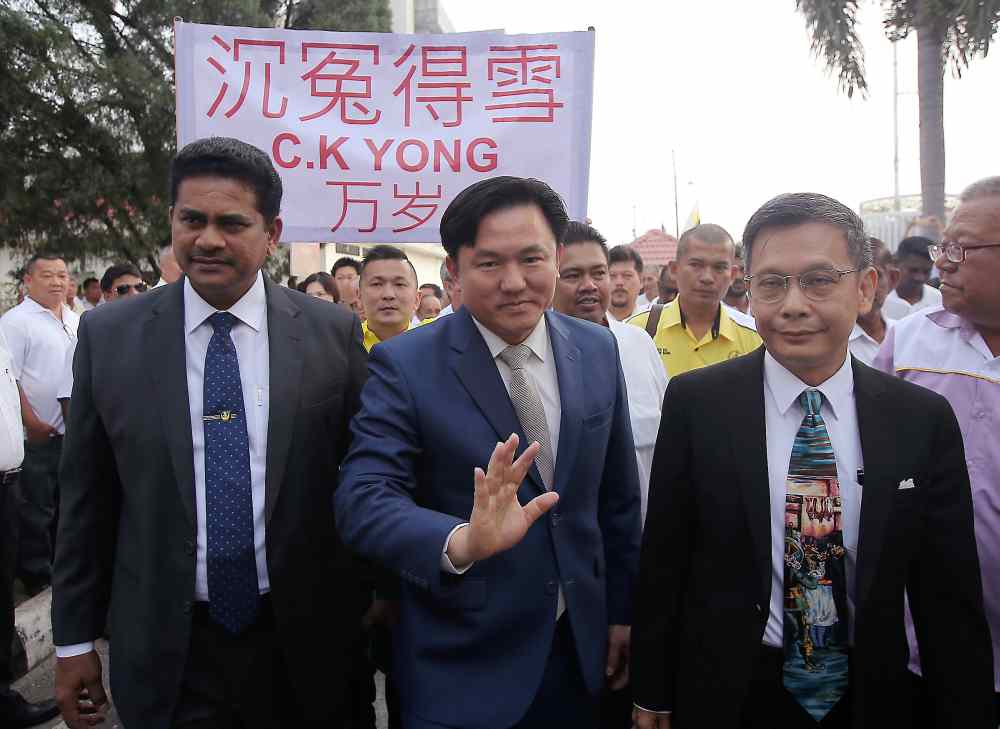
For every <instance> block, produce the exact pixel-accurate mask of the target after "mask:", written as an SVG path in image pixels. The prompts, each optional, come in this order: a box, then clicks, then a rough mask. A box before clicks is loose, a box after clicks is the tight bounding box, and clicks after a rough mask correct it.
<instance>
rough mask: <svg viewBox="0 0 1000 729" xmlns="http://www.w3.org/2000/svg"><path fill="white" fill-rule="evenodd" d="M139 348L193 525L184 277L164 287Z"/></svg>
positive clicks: (192, 527)
mask: <svg viewBox="0 0 1000 729" xmlns="http://www.w3.org/2000/svg"><path fill="white" fill-rule="evenodd" d="M142 329H143V350H142V351H143V352H145V353H146V356H145V357H144V359H145V361H146V362H148V363H149V367H150V374H151V376H152V380H153V387H154V390H155V393H156V398H157V401H158V404H157V407H156V408H154V412H155V413H158V416H157V417H158V418H160V419H162V421H163V428H164V432H165V433H166V438H167V448H168V449H169V451H170V462H171V463H172V464H173V468H174V476H175V478H176V483H177V489H178V492H179V494H180V498H181V504H182V506H183V508H184V513H185V514H186V515H187V518H188V521H189V522H190V524H191V529H192V530H193V529H195V528H196V525H197V517H196V514H195V496H194V491H195V485H194V458H193V456H192V453H193V451H194V445H193V444H192V439H191V405H190V403H189V401H188V386H187V355H186V352H185V332H184V279H183V278H182V279H181V280H180V281H178V282H176V283H172V284H168V285H167V286H166V287H164V291H163V294H162V295H161V296H160V299H159V301H157V302H156V304H154V306H153V309H152V313H151V316H150V320H149V322H148V324H147V325H146V326H144V327H143V328H142Z"/></svg>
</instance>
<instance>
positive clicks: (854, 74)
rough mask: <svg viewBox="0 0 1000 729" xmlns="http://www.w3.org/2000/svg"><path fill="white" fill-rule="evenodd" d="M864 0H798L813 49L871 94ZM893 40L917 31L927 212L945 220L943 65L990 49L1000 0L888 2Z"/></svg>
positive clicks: (842, 78) (850, 85)
mask: <svg viewBox="0 0 1000 729" xmlns="http://www.w3.org/2000/svg"><path fill="white" fill-rule="evenodd" d="M860 4H861V0H796V2H795V5H796V8H797V9H798V11H799V12H800V13H802V15H803V16H804V17H805V20H806V25H807V27H808V29H809V33H810V35H811V36H812V49H813V52H814V53H815V54H816V55H817V56H819V57H820V58H822V59H823V61H824V62H825V63H826V65H827V67H828V68H829V69H830V70H831V71H833V72H834V73H836V74H837V80H838V87H839V88H840V89H841V90H842V91H845V92H846V93H847V95H848V97H851V96H853V95H854V93H855V92H856V91H859V92H861V93H862V94H865V93H867V91H868V83H867V81H866V80H865V65H864V48H863V47H862V45H861V41H860V40H859V38H858V35H857V14H858V6H859V5H860ZM881 4H882V7H883V10H884V19H883V25H884V27H885V32H886V35H887V36H888V38H889V39H890V40H892V41H897V40H900V39H902V38H905V37H907V36H908V35H909V34H910V33H911V32H914V31H916V34H917V93H918V95H919V98H920V188H921V193H922V198H923V201H922V204H923V212H924V214H925V215H934V216H936V217H937V218H938V220H941V221H943V220H944V171H945V155H944V69H945V66H946V65H948V64H950V65H951V67H952V69H953V71H954V73H955V75H956V76H961V74H962V70H963V69H964V68H965V67H967V66H968V65H969V61H970V60H971V59H972V58H974V57H975V56H985V55H986V54H987V53H988V52H989V48H990V41H991V40H992V38H993V36H994V34H995V33H996V31H997V25H998V23H1000V0H881Z"/></svg>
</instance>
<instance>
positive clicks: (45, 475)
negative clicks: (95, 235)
mask: <svg viewBox="0 0 1000 729" xmlns="http://www.w3.org/2000/svg"><path fill="white" fill-rule="evenodd" d="M68 278H69V275H68V273H67V271H66V263H65V261H63V260H62V259H61V258H59V257H58V256H51V255H44V254H37V255H35V256H33V257H32V258H31V259H30V260H29V261H28V264H27V266H26V267H25V275H24V283H25V286H26V287H27V290H28V295H27V296H26V297H25V299H24V301H22V302H21V303H20V304H18V305H17V306H15V307H14V308H13V309H11V310H10V311H8V312H7V313H6V314H4V315H3V318H0V327H2V328H3V332H4V335H5V336H6V337H7V343H8V345H9V346H10V354H11V359H12V364H13V367H12V370H13V373H14V379H16V380H17V384H18V390H19V391H20V395H21V418H22V421H23V423H24V432H25V445H24V450H25V453H24V464H23V465H22V473H21V495H22V498H23V501H22V503H21V535H20V544H19V549H18V576H19V577H20V578H21V580H22V582H24V585H25V587H26V588H27V589H28V590H29V591H30V592H37V591H39V590H41V589H42V588H44V587H45V586H46V585H48V584H49V581H50V579H51V576H52V556H53V541H54V537H55V527H56V512H57V506H58V503H59V502H58V498H59V497H58V494H59V457H60V455H61V453H62V441H63V434H64V433H65V432H66V428H65V424H64V423H63V417H62V411H61V409H60V407H59V401H58V399H57V394H58V393H57V392H56V390H57V389H58V387H59V380H60V378H61V377H62V372H63V365H64V363H65V361H66V350H67V349H69V348H70V347H72V346H73V343H74V342H75V341H76V328H77V324H78V322H79V317H78V316H77V315H76V314H74V313H73V311H72V310H71V309H70V308H69V307H68V306H66V302H65V299H66V284H67V280H68Z"/></svg>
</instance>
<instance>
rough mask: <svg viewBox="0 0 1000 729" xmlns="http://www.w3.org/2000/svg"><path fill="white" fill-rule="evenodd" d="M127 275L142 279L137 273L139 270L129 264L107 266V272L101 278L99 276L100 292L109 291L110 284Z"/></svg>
mask: <svg viewBox="0 0 1000 729" xmlns="http://www.w3.org/2000/svg"><path fill="white" fill-rule="evenodd" d="M129 274H132V275H133V276H135V277H136V278H139V279H142V274H141V273H139V269H138V268H136V267H135V266H133V265H132V264H131V263H115V264H113V265H111V266H108V270H107V271H105V272H104V275H103V276H101V291H110V290H111V284H113V283H114V282H115V279H118V278H121V277H122V276H127V275H129Z"/></svg>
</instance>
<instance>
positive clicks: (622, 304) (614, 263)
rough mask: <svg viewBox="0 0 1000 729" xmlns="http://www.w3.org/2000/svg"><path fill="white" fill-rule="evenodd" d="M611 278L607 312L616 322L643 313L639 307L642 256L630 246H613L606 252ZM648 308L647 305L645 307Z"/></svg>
mask: <svg viewBox="0 0 1000 729" xmlns="http://www.w3.org/2000/svg"><path fill="white" fill-rule="evenodd" d="M608 256H609V260H610V262H611V263H610V265H609V267H608V271H609V272H610V273H609V275H610V278H611V305H610V306H609V307H608V311H609V312H611V315H612V316H613V317H614V318H615V319H617V320H618V321H628V318H629V317H631V316H635V315H636V314H638V313H640V312H642V311H644V309H643V308H642V307H640V306H639V303H638V298H639V292H640V291H642V256H640V255H639V252H638V251H637V250H635V248H633V247H632V246H628V245H622V246H615V247H614V248H612V249H611V250H610V251H609V252H608ZM646 308H648V305H647V307H646Z"/></svg>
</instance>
